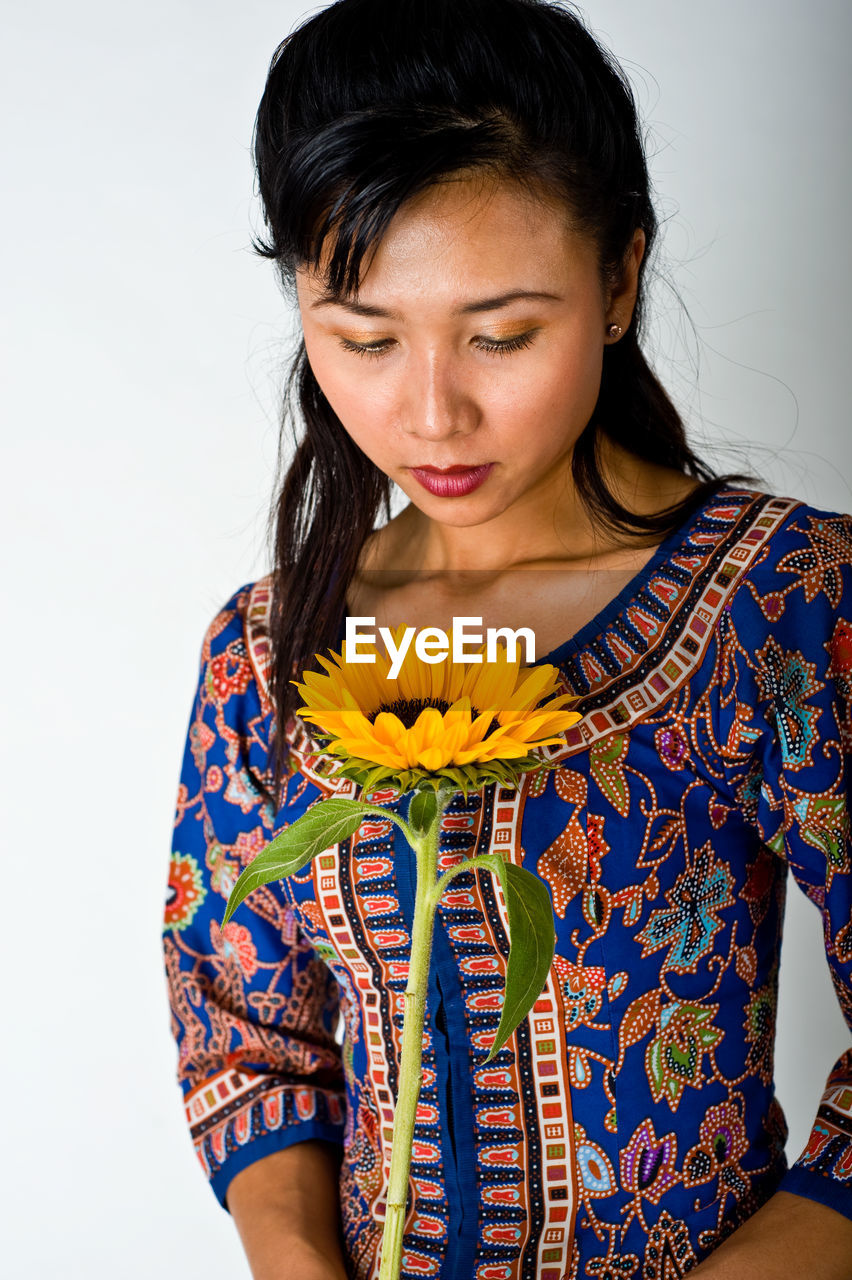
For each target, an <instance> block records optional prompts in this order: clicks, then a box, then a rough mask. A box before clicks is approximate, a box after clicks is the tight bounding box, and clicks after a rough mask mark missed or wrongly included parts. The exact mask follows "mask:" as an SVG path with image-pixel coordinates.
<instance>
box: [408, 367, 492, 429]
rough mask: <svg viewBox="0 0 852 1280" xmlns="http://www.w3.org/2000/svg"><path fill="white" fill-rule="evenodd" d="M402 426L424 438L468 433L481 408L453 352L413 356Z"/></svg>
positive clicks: (409, 368)
mask: <svg viewBox="0 0 852 1280" xmlns="http://www.w3.org/2000/svg"><path fill="white" fill-rule="evenodd" d="M401 410H402V411H401V415H400V416H401V426H402V429H403V431H404V432H405V434H406V435H409V436H416V437H418V438H419V439H422V440H433V441H438V440H448V439H450V438H451V437H453V436H463V435H467V434H468V433H469V432H470V431H472V430H473V428H474V427H475V426H476V422H477V418H478V411H477V408H476V405H475V403H474V400H473V398H472V396H471V393H470V389H469V388H467V387H466V386H465V385H464V382H463V379H462V376H461V372H460V370H459V369H458V366H457V363H456V361H455V360H454V359H453V357H452V355H450V354H443V353H439V352H436V351H430V352H427V353H424V354H422V355H421V356H419V357H417V358H413V359H412V360H411V361H410V362H409V366H408V368H407V369H406V377H405V385H404V390H403V403H402V406H401Z"/></svg>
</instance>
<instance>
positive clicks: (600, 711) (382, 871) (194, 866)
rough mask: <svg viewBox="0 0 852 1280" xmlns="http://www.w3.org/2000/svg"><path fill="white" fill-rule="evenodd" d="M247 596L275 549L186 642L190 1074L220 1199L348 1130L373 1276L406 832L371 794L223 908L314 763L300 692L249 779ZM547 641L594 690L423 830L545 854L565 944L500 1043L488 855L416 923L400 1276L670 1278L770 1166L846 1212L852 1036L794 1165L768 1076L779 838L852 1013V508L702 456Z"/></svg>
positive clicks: (498, 944) (258, 735) (578, 685)
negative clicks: (610, 590)
mask: <svg viewBox="0 0 852 1280" xmlns="http://www.w3.org/2000/svg"><path fill="white" fill-rule="evenodd" d="M269 594H270V592H269V583H268V582H267V581H261V582H259V583H257V584H255V585H254V586H252V587H246V588H244V589H243V590H241V591H239V592H238V593H237V594H236V595H235V596H234V597H233V599H232V600H231V601H229V603H228V604H227V605H226V606H225V608H224V609H223V610H222V611H221V613H220V614H219V615H218V616H217V618H216V619H215V621H214V622H213V624H212V626H211V628H210V630H209V631H208V634H207V637H206V639H205V642H204V648H203V653H202V663H201V681H200V686H199V690H198V696H197V700H196V703H195V708H194V711H193V715H192V720H191V724H190V730H189V740H188V744H187V750H186V757H185V762H184V770H183V778H182V782H181V786H180V794H179V800H178V812H177V821H176V826H175V841H174V855H173V859H172V864H171V876H170V886H169V898H168V903H167V908H166V919H165V951H166V964H167V970H168V977H169V984H170V990H171V999H172V1009H173V1016H174V1031H175V1035H176V1037H177V1041H178V1045H179V1076H180V1080H181V1084H182V1086H183V1090H184V1095H185V1103H186V1116H187V1121H188V1123H189V1126H190V1129H191V1132H192V1137H193V1140H194V1142H195V1145H196V1149H197V1152H198V1157H199V1160H200V1162H201V1164H202V1166H203V1168H204V1170H205V1172H206V1173H207V1175H208V1176H209V1178H210V1180H211V1182H212V1186H213V1190H214V1191H215V1193H216V1194H217V1196H218V1197H219V1199H220V1200H221V1201H222V1202H223V1203H224V1200H225V1196H226V1193H227V1188H228V1183H229V1181H230V1179H231V1178H232V1177H233V1176H234V1174H236V1173H237V1172H238V1171H239V1170H241V1169H242V1168H244V1167H245V1166H246V1165H248V1164H250V1163H251V1162H252V1161H255V1160H257V1159H260V1158H261V1157H263V1156H265V1155H268V1154H270V1153H271V1152H274V1151H277V1150H279V1149H281V1148H283V1147H286V1146H288V1145H289V1144H290V1143H293V1142H299V1141H302V1140H304V1139H311V1138H320V1139H326V1140H328V1141H331V1142H334V1143H339V1144H341V1145H342V1149H343V1155H342V1167H341V1176H340V1194H341V1210H342V1218H343V1231H344V1238H345V1245H346V1251H347V1257H348V1266H349V1270H350V1274H351V1276H352V1277H357V1278H358V1280H366V1278H367V1277H373V1276H375V1275H376V1274H377V1270H376V1252H377V1246H378V1243H379V1239H380V1234H381V1226H382V1213H383V1209H384V1195H385V1190H386V1184H387V1176H388V1162H389V1152H390V1139H391V1123H392V1119H393V1099H394V1094H395V1090H396V1083H397V1070H398V1056H399V1040H400V1029H401V1020H402V991H403V988H404V986H405V981H406V975H407V961H408V954H409V940H410V929H411V923H412V908H413V898H414V883H413V871H414V869H413V858H412V855H411V853H410V851H409V850H408V848H407V846H406V845H405V843H404V841H402V840H401V839H400V838H398V836H397V829H396V827H395V826H393V825H392V824H391V823H390V822H388V821H383V820H373V819H371V820H369V821H365V822H364V823H363V825H362V826H361V828H360V830H359V831H358V832H357V834H356V836H355V837H354V838H353V839H352V840H349V841H347V842H345V843H343V844H341V845H339V846H337V847H335V848H332V849H329V850H328V851H327V852H325V853H324V854H322V855H320V856H319V857H318V858H316V859H315V860H314V862H313V863H312V864H311V865H310V866H309V867H308V868H306V869H305V871H304V872H302V873H300V874H299V875H296V876H293V877H291V878H290V879H288V880H287V881H283V882H279V883H276V884H272V885H269V886H267V887H266V888H264V889H261V890H258V891H256V892H255V893H254V894H253V895H252V896H251V897H250V898H249V899H248V900H247V902H246V904H245V905H244V906H242V907H241V908H240V909H239V911H238V912H237V915H236V918H235V919H234V920H233V921H232V922H231V923H230V924H229V925H228V926H227V927H226V928H225V930H224V932H220V929H219V923H218V922H219V921H220V920H221V917H222V913H223V909H224V905H225V902H226V899H227V897H228V894H229V892H230V890H231V888H232V886H233V884H234V882H235V880H236V878H237V876H238V874H239V872H240V871H241V870H242V868H243V867H245V866H246V864H247V863H248V862H249V861H250V860H251V858H252V857H253V856H254V855H255V854H256V853H257V852H258V851H259V850H260V849H261V848H262V847H263V846H264V845H265V844H266V843H267V842H268V840H269V839H270V838H271V836H272V835H273V833H274V832H276V831H278V830H280V829H281V828H282V827H284V826H286V825H287V824H288V823H290V822H292V821H294V820H295V819H296V818H297V817H299V815H300V814H302V813H304V811H305V809H306V808H307V806H308V805H310V804H312V803H313V802H314V801H316V800H317V799H319V798H321V797H322V796H324V795H327V794H328V793H329V791H330V789H331V785H330V783H329V782H328V780H327V779H326V778H325V777H324V776H323V775H322V771H321V770H319V769H318V767H317V766H318V758H317V749H316V747H315V746H314V745H313V744H312V743H311V741H310V739H309V737H308V736H307V734H306V732H305V730H304V727H303V726H302V725H301V724H299V723H298V722H297V723H296V724H294V725H292V726H290V733H289V735H288V736H289V737H290V739H291V741H292V753H291V760H290V767H291V772H290V774H289V776H288V779H287V783H286V787H285V791H284V797H283V801H282V804H281V807H280V809H279V810H278V812H273V810H272V808H271V806H270V805H269V804H268V802H267V801H266V800H265V799H264V791H263V788H264V784H265V783H267V782H268V744H269V736H270V724H271V719H272V711H271V707H270V703H269V699H268V693H267V684H266V674H267V668H268V657H269V644H268V637H267V626H266V624H267V620H268V611H269ZM549 658H550V660H551V661H555V662H558V663H559V665H560V667H561V669H562V671H563V673H564V676H565V679H566V681H567V683H568V685H569V687H570V688H571V689H573V691H574V692H576V693H577V694H579V695H580V697H581V703H580V709H581V710H582V711H583V712H584V719H583V721H582V722H581V724H580V725H578V726H575V727H574V728H573V729H572V730H570V731H569V734H568V735H567V738H566V741H565V744H564V745H562V746H560V747H558V748H552V749H551V751H552V754H553V756H554V758H555V759H556V760H557V761H558V768H556V769H555V770H553V771H552V772H546V773H540V774H538V775H536V776H534V777H527V778H526V779H524V781H523V784H522V785H521V786H519V787H518V789H517V790H510V789H496V790H495V788H493V787H491V788H486V789H485V791H484V793H483V794H481V795H475V796H471V797H470V798H469V799H468V800H467V801H466V802H465V801H463V800H462V798H461V797H460V796H459V797H458V798H457V799H456V801H455V802H454V803H453V805H452V806H451V808H450V810H449V811H448V813H447V815H446V817H445V819H444V824H443V838H442V846H441V847H442V854H441V864H442V866H443V867H451V866H454V865H455V864H456V863H457V862H458V861H459V860H461V859H465V858H467V857H469V856H470V854H471V853H472V852H473V851H474V850H476V851H477V852H485V851H486V850H492V851H499V852H500V853H502V854H503V856H504V857H506V858H508V859H511V860H513V861H515V862H523V864H524V865H525V866H527V867H529V868H530V869H531V870H534V871H537V872H538V874H539V875H540V876H542V877H543V878H544V879H545V880H546V882H547V883H548V885H549V887H550V891H551V895H552V899H553V906H554V912H555V918H556V926H557V942H556V955H555V959H554V962H553V966H552V968H551V972H550V976H549V978H548V982H547V986H546V987H545V989H544V990H543V992H542V994H541V997H540V999H539V1000H538V1002H537V1003H536V1005H535V1008H534V1010H533V1011H532V1013H531V1014H530V1016H529V1018H528V1019H527V1020H525V1021H524V1022H523V1023H522V1024H521V1026H520V1027H519V1028H518V1030H517V1032H516V1033H515V1035H514V1036H513V1037H512V1039H511V1040H510V1041H509V1043H508V1044H507V1045H506V1047H505V1048H504V1049H503V1050H502V1052H501V1053H500V1054H499V1055H498V1057H497V1058H496V1060H495V1061H494V1062H492V1063H489V1064H486V1063H485V1058H486V1056H487V1053H488V1049H489V1046H490V1044H491V1040H492V1037H493V1035H494V1031H495V1029H496V1026H497V1023H498V1021H499V1016H500V1007H501V1000H502V986H503V980H504V973H505V961H506V955H507V952H508V937H507V928H506V911H505V905H504V903H503V901H502V898H501V894H500V891H499V888H498V886H497V883H496V881H495V880H494V878H493V876H492V875H491V874H490V873H488V872H483V871H479V872H476V873H472V872H468V873H463V874H461V875H459V876H458V878H456V879H455V880H454V881H453V884H452V886H451V889H450V890H449V891H448V892H447V893H446V894H445V896H444V898H443V901H442V904H441V907H440V908H439V911H438V916H437V921H436V931H435V944H434V954H433V965H432V975H431V980H430V988H429V996H428V1005H427V1030H426V1034H425V1040H424V1083H423V1089H422V1094H421V1099H420V1104H419V1108H418V1113H417V1127H416V1133H415V1144H414V1156H413V1164H412V1174H411V1185H412V1192H413V1197H412V1206H411V1211H410V1215H409V1218H408V1222H407V1229H406V1235H405V1249H404V1259H403V1274H404V1275H405V1277H406V1278H407V1280H414V1277H422V1276H434V1277H441V1280H451V1278H454V1280H472V1278H473V1280H568V1278H572V1280H573V1277H581V1276H582V1277H585V1276H590V1277H596V1278H597V1280H629V1278H630V1277H634V1276H635V1277H637V1280H639V1278H640V1277H641V1280H664V1278H665V1280H674V1278H675V1277H678V1276H681V1275H684V1274H685V1273H686V1272H687V1271H689V1270H690V1269H691V1267H692V1266H693V1265H694V1264H695V1262H696V1261H697V1260H700V1259H701V1258H703V1257H704V1256H706V1254H707V1253H709V1252H710V1251H712V1249H713V1248H714V1247H715V1246H716V1245H717V1244H718V1243H719V1242H720V1240H721V1239H723V1238H724V1236H725V1235H726V1234H728V1233H729V1232H730V1231H731V1230H732V1229H733V1228H734V1227H735V1226H736V1225H737V1224H738V1223H739V1222H741V1221H742V1220H743V1219H744V1218H746V1217H747V1216H748V1215H749V1214H751V1213H752V1212H754V1210H755V1209H756V1208H757V1207H758V1206H759V1205H760V1204H761V1203H762V1201H763V1200H765V1199H766V1198H767V1197H768V1196H770V1195H771V1194H772V1193H773V1192H774V1191H775V1190H776V1189H777V1188H779V1187H782V1188H784V1189H786V1190H788V1191H792V1192H795V1193H796V1194H798V1195H801V1196H805V1197H809V1198H811V1199H814V1200H817V1201H820V1202H822V1203H823V1204H826V1205H829V1206H831V1207H833V1208H835V1209H837V1210H839V1211H840V1212H841V1213H844V1214H846V1215H847V1216H849V1217H852V1052H849V1053H847V1054H845V1055H844V1056H843V1057H842V1058H841V1060H840V1061H839V1062H838V1063H837V1064H836V1065H835V1066H834V1067H833V1068H832V1069H831V1072H830V1075H829V1077H828V1081H827V1084H826V1089H825V1093H824V1094H823V1097H822V1099H821V1100H819V1099H816V1098H815V1099H814V1104H815V1108H818V1110H817V1114H816V1119H815V1123H814V1127H813V1131H812V1135H811V1138H810V1141H809V1143H808V1146H807V1148H806V1150H805V1151H804V1153H803V1154H802V1156H801V1157H800V1158H799V1160H797V1161H796V1163H795V1164H794V1165H793V1167H792V1168H791V1169H789V1170H788V1169H787V1167H786V1162H785V1157H784V1141H785V1136H786V1126H785V1122H784V1117H783V1113H782V1111H781V1108H780V1106H779V1105H778V1102H777V1101H776V1099H775V1096H774V1087H773V1042H774V1031H775V1011H776V996H777V985H778V962H779V951H780V941H781V922H782V915H783V903H784V893H785V886H786V881H787V872H788V869H789V870H790V871H791V872H792V874H793V877H794V878H795V880H796V881H797V883H798V886H799V887H800V888H801V889H802V890H803V891H804V892H805V893H806V894H807V895H808V897H809V898H810V899H811V900H812V901H813V903H814V904H815V906H816V908H817V909H818V910H819V911H820V912H821V914H822V919H823V923H824V934H825V949H826V955H827V958H828V963H829V965H830V968H831V973H832V977H833V979H834V982H835V986H836V989H837V993H838V997H839V999H840V1002H841V1005H842V1007H843V1010H844V1012H845V1014H846V1016H847V1019H848V1020H849V1021H850V1022H852V998H850V983H849V978H850V970H851V969H852V915H851V914H850V888H852V867H850V852H852V841H850V824H849V813H848V808H847V796H848V791H849V771H850V760H851V759H852V714H851V713H850V702H851V701H852V521H850V519H849V518H848V517H844V516H839V515H835V514H832V513H826V512H821V511H817V510H814V509H813V508H811V507H808V506H805V505H803V504H801V503H797V502H793V501H790V500H787V499H780V498H774V497H770V496H766V495H764V494H760V493H753V492H750V491H746V490H743V489H723V490H720V491H718V492H717V493H716V494H715V495H713V496H712V497H711V498H709V499H708V500H707V501H706V502H705V503H704V505H703V506H702V507H701V508H700V509H699V510H697V511H696V512H694V513H693V515H692V516H691V517H690V518H689V519H688V521H687V522H686V523H685V524H684V525H683V527H681V528H680V529H679V530H677V531H676V532H675V533H674V534H672V535H671V536H670V537H669V538H667V539H666V541H665V542H664V543H663V544H662V545H661V546H660V547H659V548H658V550H657V551H656V553H655V554H654V556H653V558H652V559H651V560H650V562H649V563H648V564H647V565H646V567H645V568H644V569H643V570H642V571H641V572H640V573H639V574H637V575H636V577H635V578H634V579H633V580H632V581H631V582H630V584H629V585H628V587H627V588H626V589H625V590H624V591H622V592H621V593H620V594H619V595H618V597H617V598H616V599H614V600H613V601H612V602H611V604H610V605H609V606H608V607H607V608H606V609H604V610H603V611H602V612H601V613H600V614H599V615H598V616H597V617H596V618H595V619H594V620H593V621H592V622H590V623H589V624H588V625H587V626H585V627H584V628H583V629H582V631H580V633H579V634H578V635H576V636H575V637H574V638H573V639H571V640H569V641H568V642H567V643H566V644H564V645H563V646H562V647H561V648H560V649H558V650H557V651H556V653H555V654H552V655H549ZM338 793H340V794H350V793H351V787H350V785H349V784H347V783H344V784H342V786H341V784H338ZM379 799H381V800H382V801H383V802H384V801H391V802H395V803H399V801H398V800H395V798H394V796H393V793H387V794H386V795H382V796H379ZM339 1018H342V1019H343V1032H344V1035H343V1043H342V1047H339V1046H338V1044H337V1041H336V1039H335V1030H336V1028H337V1024H338V1019H339ZM830 1065H831V1064H828V1063H827V1064H826V1068H827V1070H828V1069H829V1067H830ZM814 1248H815V1250H816V1249H818V1243H817V1242H815V1244H814Z"/></svg>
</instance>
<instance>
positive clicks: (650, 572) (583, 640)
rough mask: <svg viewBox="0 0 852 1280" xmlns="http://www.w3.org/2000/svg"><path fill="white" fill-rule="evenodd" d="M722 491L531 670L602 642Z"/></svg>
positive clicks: (708, 497)
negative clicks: (578, 627) (605, 633)
mask: <svg viewBox="0 0 852 1280" xmlns="http://www.w3.org/2000/svg"><path fill="white" fill-rule="evenodd" d="M723 488H724V490H725V492H729V488H730V486H724V485H723V483H722V481H719V484H716V485H714V488H713V489H711V490H710V492H707V493H705V494H704V495H702V498H701V499H700V500H698V502H697V503H696V506H693V507H692V509H691V511H690V513H688V515H687V517H686V518H684V520H683V521H682V524H679V525H678V527H677V529H674V530H672V532H670V534H668V535H667V536H665V538H664V539H663V541H661V543H660V544H659V545H658V547H656V548H655V549H654V554H652V556H651V557H650V559H647V561H646V562H645V564H643V566H642V567H641V568H640V570H637V571H636V573H633V576H632V577H631V579H629V581H628V582H626V584H624V586H623V588H622V590H620V591H618V593H617V594H615V595H614V596H613V598H611V600H609V602H608V603H606V604H605V605H604V607H603V608H601V609H599V611H597V613H596V614H595V616H594V617H592V618H590V620H588V622H586V623H583V626H582V627H581V628H580V631H577V632H574V635H573V636H569V637H568V639H567V640H563V641H562V644H559V645H556V648H555V649H551V650H550V653H546V654H545V655H544V657H542V658H536V660H535V663H532V666H535V667H540V666H544V664H545V663H548V664H550V666H554V667H558V666H562V664H564V663H565V662H567V660H568V659H571V658H572V657H573V655H574V654H577V653H580V652H581V650H582V649H585V648H586V646H587V645H588V644H591V643H592V641H595V640H596V639H599V637H600V636H601V635H603V634H604V632H605V630H606V628H608V627H609V626H610V623H611V622H613V621H614V618H617V617H618V614H619V613H620V612H622V611H623V609H624V608H626V607H627V605H628V604H631V602H632V600H635V599H636V596H637V595H638V594H640V593H641V591H642V589H643V588H645V585H646V584H647V582H649V581H650V579H651V577H652V576H654V573H655V572H656V571H658V570H659V568H660V566H661V564H664V563H665V562H667V561H668V559H669V557H670V556H672V554H673V553H674V552H675V550H677V549H678V548H679V547H682V545H683V543H684V541H687V539H688V535H690V532H691V530H692V527H693V526H695V524H696V522H697V521H698V520H700V518H701V516H702V513H704V512H705V511H706V508H707V507H709V506H711V504H713V503H714V502H716V500H718V495H719V493H720V490H722V489H723ZM345 618H347V614H345V611H344V613H343V616H342V617H340V621H339V625H338V648H340V646H342V645H343V639H344V635H345Z"/></svg>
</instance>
